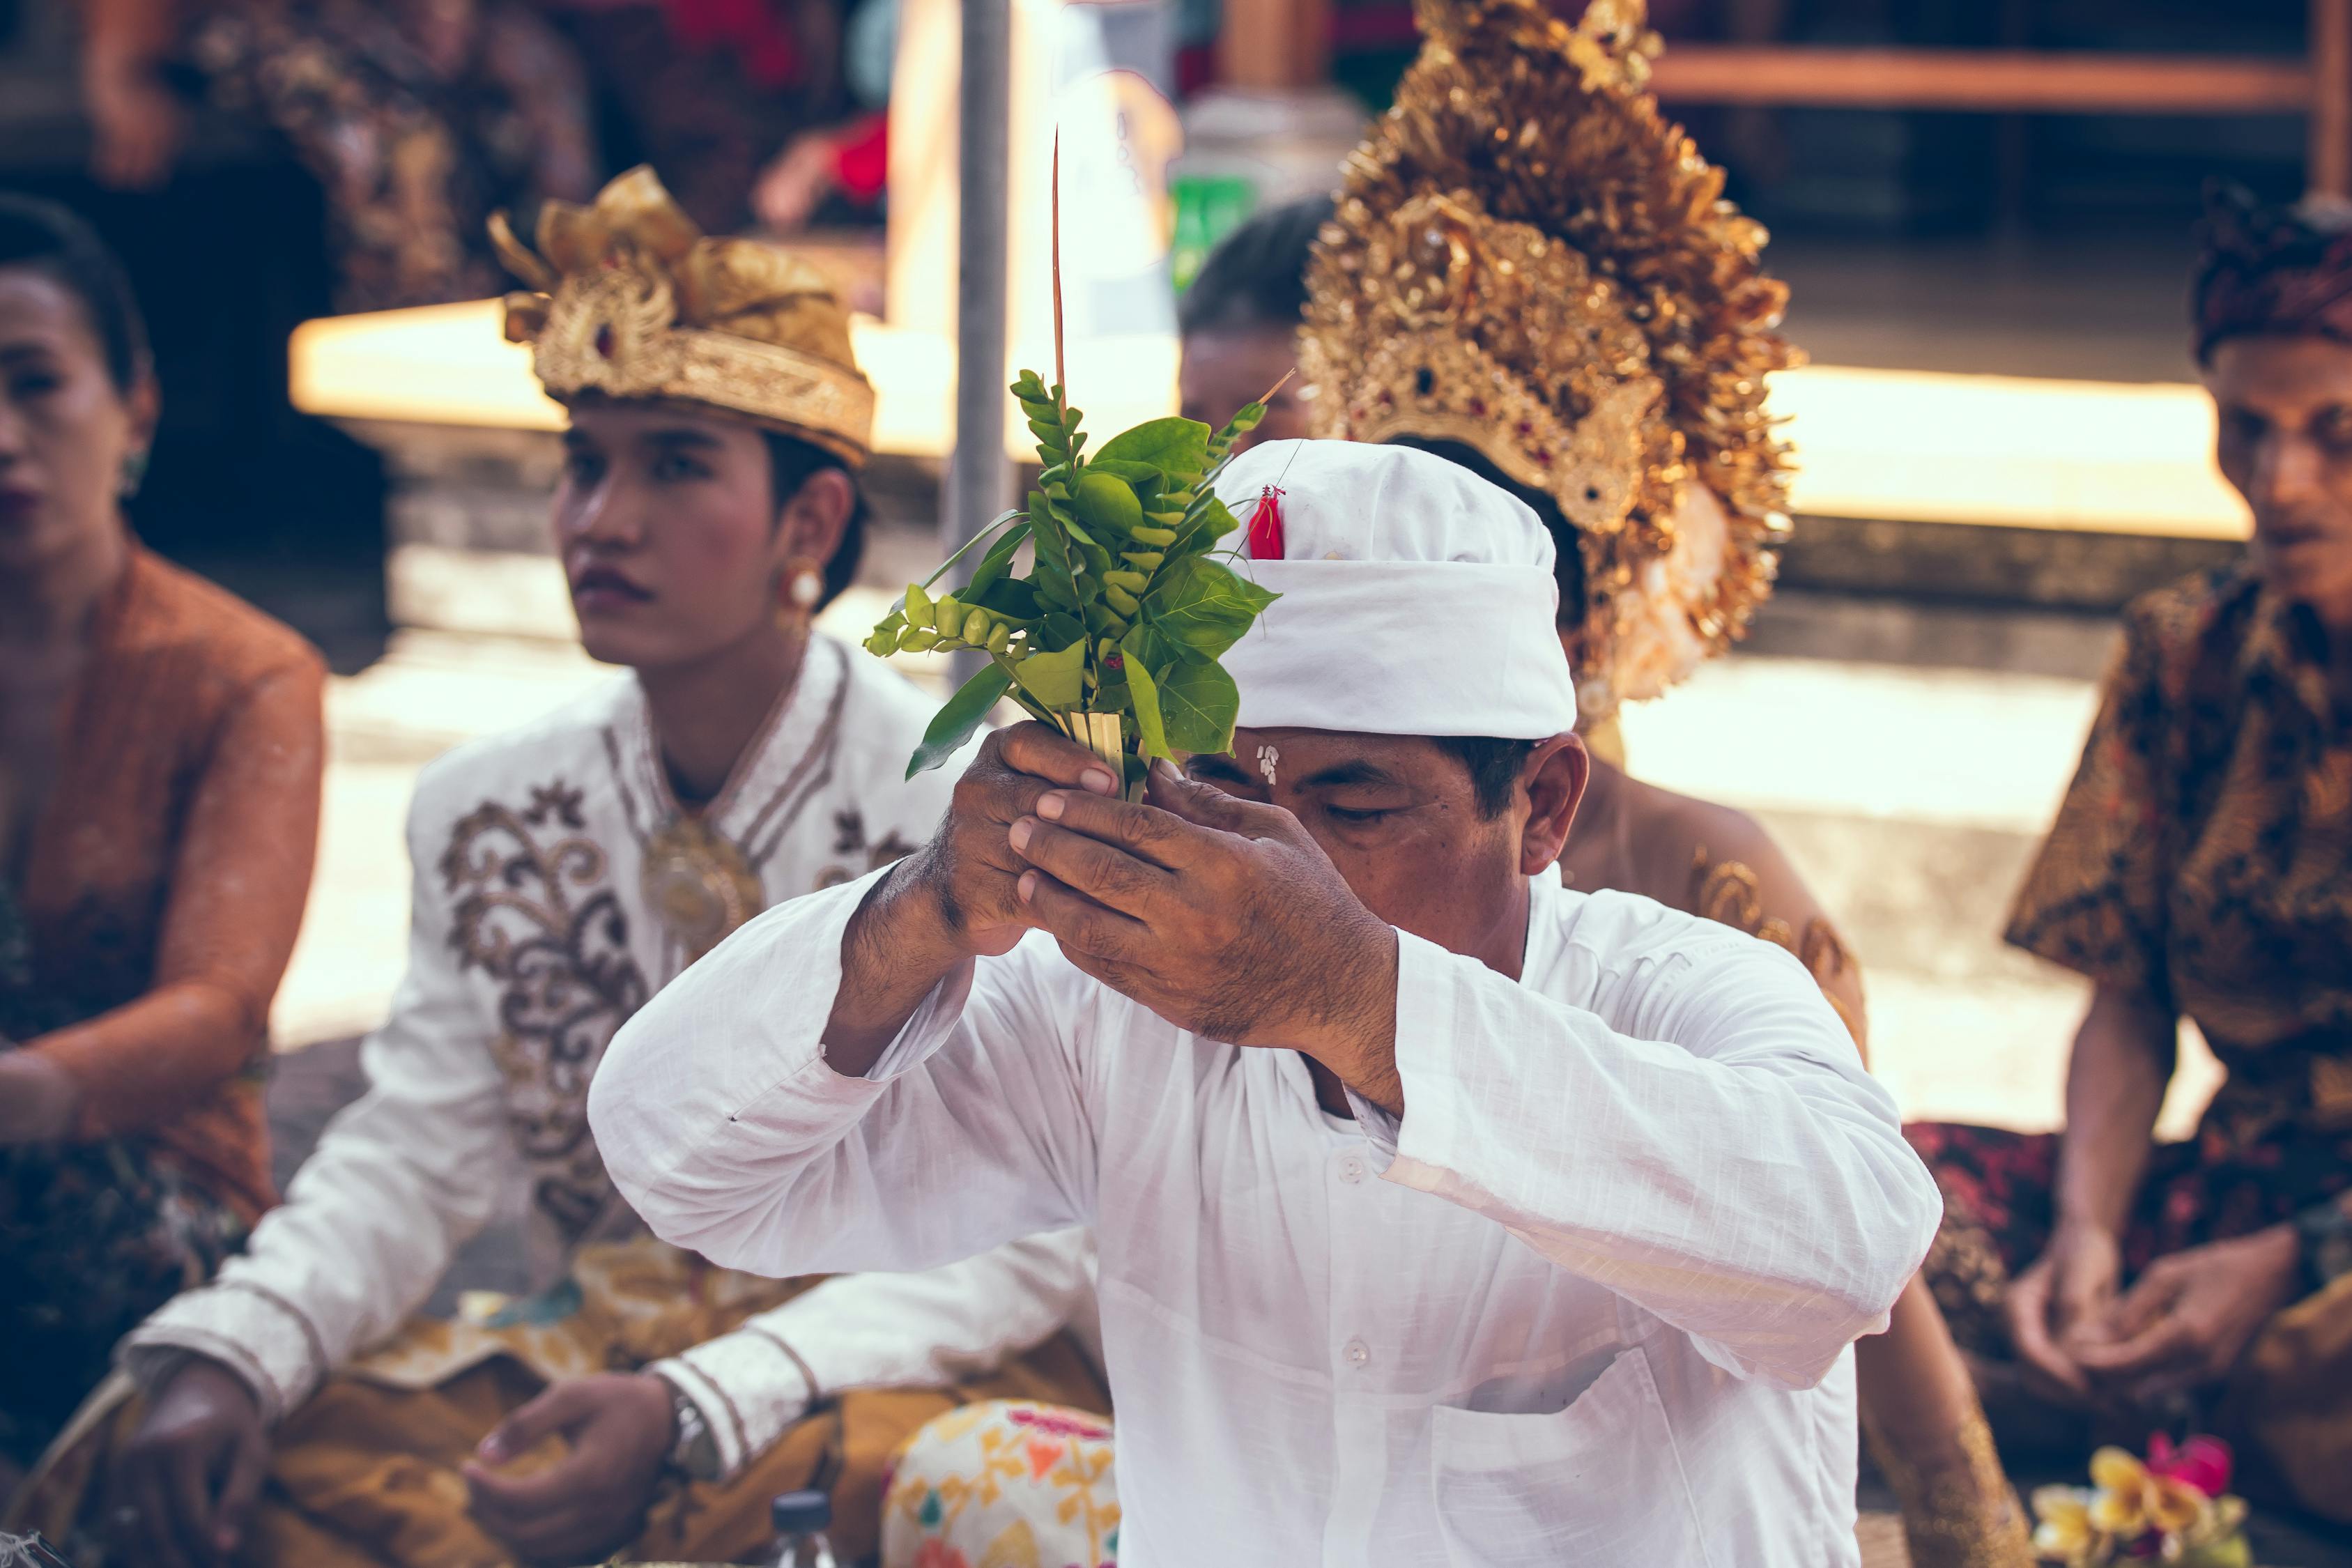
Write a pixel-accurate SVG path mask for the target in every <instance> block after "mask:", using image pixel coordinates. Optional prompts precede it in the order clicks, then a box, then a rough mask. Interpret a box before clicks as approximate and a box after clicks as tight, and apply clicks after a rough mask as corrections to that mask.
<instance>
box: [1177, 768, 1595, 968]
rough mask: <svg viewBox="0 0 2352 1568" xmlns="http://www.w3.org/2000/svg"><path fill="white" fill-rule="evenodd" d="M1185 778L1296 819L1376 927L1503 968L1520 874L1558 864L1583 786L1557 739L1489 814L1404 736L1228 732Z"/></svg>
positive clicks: (1454, 775) (1456, 772)
mask: <svg viewBox="0 0 2352 1568" xmlns="http://www.w3.org/2000/svg"><path fill="white" fill-rule="evenodd" d="M1571 752H1572V757H1570V755H1568V753H1571ZM1184 770H1185V772H1186V773H1189V774H1191V775H1192V777H1193V778H1195V779H1197V780H1199V781H1200V782H1202V784H1213V785H1214V786H1216V787H1217V788H1219V789H1222V790H1223V791H1225V792H1226V793H1227V794H1229V795H1240V796H1242V797H1243V798H1244V799H1248V800H1256V801H1265V802H1268V803H1271V804H1272V805H1278V806H1281V807H1282V808H1283V809H1284V810H1286V811H1287V812H1289V813H1290V814H1291V815H1292V816H1296V817H1297V819H1298V820H1299V823H1300V824H1301V826H1304V827H1306V829H1307V832H1308V833H1309V834H1311V835H1313V836H1314V838H1315V842H1316V843H1317V844H1318V845H1320V846H1321V847H1322V849H1323V852H1324V853H1325V854H1326V855H1328V856H1329V857H1330V858H1331V863H1332V864H1333V865H1335V866H1337V867H1338V868H1339V874H1340V875H1341V876H1342V877H1344V878H1346V879H1347V882H1348V886H1349V889H1350V890H1352V891H1353V892H1354V893H1355V895H1356V897H1357V898H1359V899H1360V900H1363V902H1364V906H1365V907H1366V908H1367V909H1369V910H1371V911H1372V912H1373V913H1374V914H1376V915H1378V916H1380V918H1381V919H1382V920H1383V921H1387V922H1388V923H1389V924H1391V925H1392V926H1395V927H1397V928H1398V929H1400V930H1402V931H1411V932H1412V934H1413V935H1415V936H1418V937H1421V938H1423V939H1424V940H1426V941H1429V942H1435V943H1437V944H1438V945H1439V946H1441V947H1444V948H1445V949H1447V950H1448V951H1450V952H1460V953H1465V954H1470V955H1473V956H1481V957H1486V956H1490V955H1494V956H1507V958H1508V959H1509V961H1510V962H1511V963H1512V965H1513V967H1514V969H1516V963H1517V952H1504V951H1503V950H1507V949H1508V947H1509V944H1510V943H1511V942H1515V941H1517V933H1518V930H1519V929H1520V928H1519V927H1518V926H1517V923H1516V922H1517V921H1519V919H1520V917H1521V915H1522V913H1523V911H1524V910H1525V909H1526V902H1525V896H1524V895H1525V879H1526V878H1527V877H1528V876H1531V875H1533V874H1535V873H1536V872H1538V871H1540V870H1542V869H1543V868H1545V867H1547V866H1549V864H1550V863H1551V862H1552V860H1553V859H1554V858H1557V857H1558V855H1559V847H1560V843H1561V841H1562V840H1564V839H1565V838H1566V837H1567V832H1568V822H1569V819H1570V817H1571V816H1573V815H1574V812H1575V803H1576V796H1577V795H1580V794H1581V792H1582V789H1583V783H1584V768H1583V749H1582V746H1581V744H1580V742H1577V741H1576V740H1575V739H1574V738H1573V737H1570V736H1561V737H1559V738H1556V739H1555V740H1552V741H1548V742H1543V743H1542V744H1541V745H1539V746H1538V748H1537V751H1536V755H1535V756H1534V757H1533V758H1531V759H1530V762H1529V764H1528V767H1526V768H1524V769H1522V770H1521V773H1520V781H1521V782H1520V785H1519V787H1518V788H1517V791H1515V793H1514V795H1513V798H1512V800H1511V802H1510V803H1509V804H1508V805H1507V806H1505V808H1504V809H1503V810H1502V811H1501V812H1499V813H1498V814H1496V816H1491V817H1490V816H1484V815H1483V814H1481V813H1480V811H1479V809H1478V800H1477V795H1476V792H1475V789H1474V788H1473V786H1472V784H1471V779H1470V772H1469V769H1468V768H1467V767H1465V765H1464V763H1462V761H1461V759H1460V758H1458V757H1456V756H1454V754H1453V753H1452V752H1448V751H1445V750H1444V749H1443V748H1442V747H1441V746H1440V745H1439V744H1438V742H1434V741H1431V740H1426V739H1423V738H1421V737H1417V736H1400V735H1360V734H1352V733H1348V732H1345V731H1332V730H1293V729H1281V730H1237V731H1234V749H1233V752H1232V753H1231V754H1230V755H1227V756H1222V757H1212V756H1194V757H1192V758H1190V759H1189V760H1187V761H1186V763H1185V764H1184ZM1563 796H1564V797H1565V798H1562V797H1563Z"/></svg>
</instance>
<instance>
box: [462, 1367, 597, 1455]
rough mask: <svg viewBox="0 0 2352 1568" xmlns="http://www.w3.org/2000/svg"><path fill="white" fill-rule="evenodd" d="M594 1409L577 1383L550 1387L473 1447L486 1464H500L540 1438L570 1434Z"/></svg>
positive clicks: (516, 1408)
mask: <svg viewBox="0 0 2352 1568" xmlns="http://www.w3.org/2000/svg"><path fill="white" fill-rule="evenodd" d="M593 1407H594V1406H593V1402H592V1401H590V1400H589V1399H588V1398H587V1397H586V1394H585V1392H584V1391H583V1389H582V1388H581V1387H580V1385H579V1384H575V1383H554V1384H549V1385H548V1386H547V1387H546V1388H545V1389H544V1390H542V1391H541V1393H540V1394H539V1395H538V1396H537V1397H536V1398H532V1399H529V1400H526V1401H524V1402H523V1403H522V1404H521V1405H517V1406H516V1407H515V1410H514V1412H513V1414H511V1415H509V1416H508V1417H507V1418H506V1419H505V1420H503V1421H501V1422H499V1424H498V1425H497V1426H494V1427H492V1428H491V1429H490V1435H489V1436H487V1437H485V1438H483V1439H482V1440H481V1441H480V1442H479V1443H478V1444H476V1445H475V1447H474V1452H475V1454H476V1455H477V1456H478V1457H479V1458H480V1459H481V1461H482V1463H484V1464H486V1465H503V1464H505V1463H506V1462H507V1461H508V1460H509V1459H511V1458H514V1457H515V1456H517V1455H518V1454H521V1453H524V1452H527V1451H528V1450H530V1448H532V1447H536V1446H537V1445H538V1443H539V1441H540V1439H541V1438H542V1437H548V1436H553V1435H554V1434H555V1433H558V1432H568V1431H570V1430H571V1429H572V1427H573V1426H576V1425H578V1424H579V1423H580V1422H581V1421H582V1420H583V1419H585V1418H586V1416H587V1415H588V1414H589V1413H590V1411H591V1410H592V1409H593Z"/></svg>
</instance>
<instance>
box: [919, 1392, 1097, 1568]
mask: <svg viewBox="0 0 2352 1568" xmlns="http://www.w3.org/2000/svg"><path fill="white" fill-rule="evenodd" d="M1117 1562H1118V1468H1117V1464H1116V1452H1115V1450H1114V1448H1113V1446H1112V1441H1111V1427H1110V1424H1109V1423H1108V1422H1107V1421H1104V1420H1101V1419H1099V1418H1097V1417H1096V1416H1094V1415H1088V1414H1087V1412H1085V1411H1083V1410H1074V1409H1069V1408H1067V1407H1065V1406H1058V1405H1040V1404H1037V1403H1035V1402H1034V1401H1030V1400H996V1401H992V1402H990V1403H987V1404H980V1405H966V1406H965V1407H964V1408H962V1409H961V1410H958V1411H954V1412H952V1413H951V1414H949V1415H942V1416H940V1417H939V1418H938V1419H936V1420H934V1421H932V1422H930V1423H929V1425H928V1426H924V1427H923V1429H922V1430H921V1431H919V1432H918V1433H916V1434H915V1436H913V1437H912V1438H911V1439H909V1440H908V1443H907V1446H906V1447H905V1449H904V1451H902V1452H901V1453H900V1454H899V1455H898V1460H897V1462H896V1464H895V1465H894V1467H893V1468H892V1471H891V1476H890V1480H889V1484H888V1489H887V1492H886V1494H885V1497H884V1501H883V1512H882V1568H1111V1565H1112V1564H1114V1563H1117Z"/></svg>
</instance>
